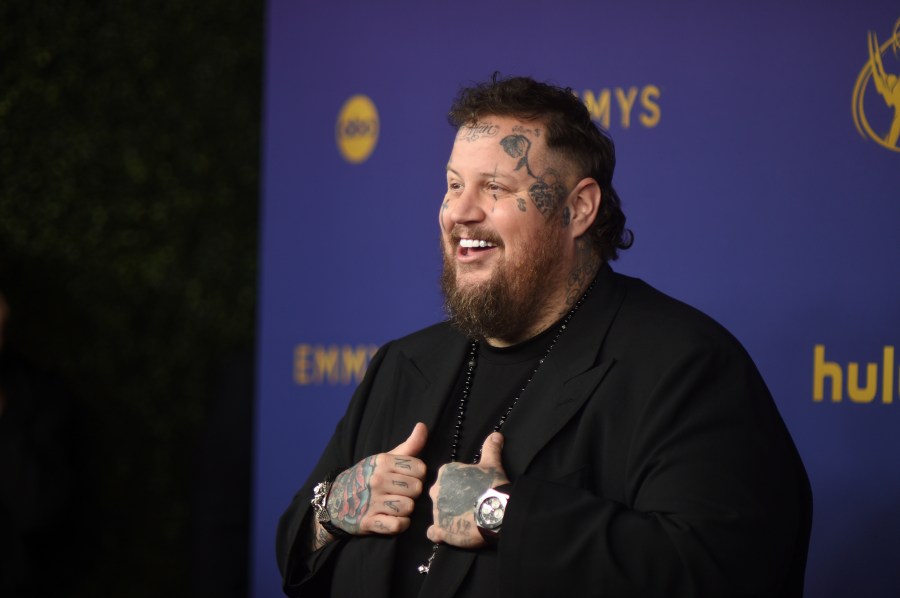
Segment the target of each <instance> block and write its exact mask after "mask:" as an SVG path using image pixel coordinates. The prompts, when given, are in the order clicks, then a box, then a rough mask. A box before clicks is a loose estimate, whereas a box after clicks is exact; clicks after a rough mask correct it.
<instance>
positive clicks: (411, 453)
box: [390, 422, 428, 457]
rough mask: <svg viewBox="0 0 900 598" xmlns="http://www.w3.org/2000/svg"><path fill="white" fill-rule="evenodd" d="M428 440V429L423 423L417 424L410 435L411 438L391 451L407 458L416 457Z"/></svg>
mask: <svg viewBox="0 0 900 598" xmlns="http://www.w3.org/2000/svg"><path fill="white" fill-rule="evenodd" d="M427 440H428V427H427V426H426V425H425V424H423V423H422V422H419V423H417V424H416V425H415V426H414V427H413V430H412V433H411V434H410V435H409V438H407V439H406V440H404V441H403V442H401V443H400V444H398V445H397V447H396V448H395V449H394V450H392V451H390V452H391V453H392V454H394V455H405V456H407V457H415V456H416V455H418V454H419V453H420V452H421V451H422V449H423V448H425V441H427Z"/></svg>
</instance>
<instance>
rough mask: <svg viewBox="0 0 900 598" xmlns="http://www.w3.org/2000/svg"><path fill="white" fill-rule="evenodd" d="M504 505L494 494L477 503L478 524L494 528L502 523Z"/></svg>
mask: <svg viewBox="0 0 900 598" xmlns="http://www.w3.org/2000/svg"><path fill="white" fill-rule="evenodd" d="M505 506H506V505H504V504H503V501H501V500H500V498H498V497H496V496H489V497H487V498H485V499H484V500H483V501H481V504H480V505H478V513H477V515H478V517H477V519H478V522H477V523H478V525H480V526H481V527H485V528H487V529H495V528H497V527H500V524H501V523H503V511H504V508H505Z"/></svg>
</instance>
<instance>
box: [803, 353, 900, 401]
mask: <svg viewBox="0 0 900 598" xmlns="http://www.w3.org/2000/svg"><path fill="white" fill-rule="evenodd" d="M879 366H880V367H879ZM896 372H897V364H896V363H895V362H894V348H893V347H891V346H887V347H884V351H883V352H882V359H881V363H880V364H878V363H867V364H865V373H864V374H861V373H860V364H859V363H857V362H855V361H851V362H850V363H848V364H847V367H846V368H842V367H841V366H840V364H838V363H837V362H834V361H825V345H816V346H815V348H814V349H813V400H814V401H823V400H825V380H830V381H831V402H832V403H839V402H841V400H842V399H843V389H844V388H845V386H846V388H847V396H848V397H849V398H850V400H851V401H853V402H854V403H871V402H872V401H874V400H875V398H876V397H877V396H879V392H878V385H879V382H880V383H881V393H880V395H881V402H882V403H884V404H886V405H887V404H890V403H893V402H894V393H895V392H897V389H896V388H894V381H895V380H897V379H898V378H900V376H897V377H895V373H896ZM845 374H846V385H845Z"/></svg>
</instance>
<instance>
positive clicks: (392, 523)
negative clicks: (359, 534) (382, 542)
mask: <svg viewBox="0 0 900 598" xmlns="http://www.w3.org/2000/svg"><path fill="white" fill-rule="evenodd" d="M409 525H410V520H409V517H392V516H390V515H374V516H372V517H370V518H368V519H367V521H366V525H365V529H366V530H367V531H369V532H370V533H373V534H381V535H385V536H394V535H397V534H399V533H402V532H405V531H406V530H407V529H409Z"/></svg>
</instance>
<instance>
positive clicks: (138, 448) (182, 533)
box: [0, 0, 263, 596]
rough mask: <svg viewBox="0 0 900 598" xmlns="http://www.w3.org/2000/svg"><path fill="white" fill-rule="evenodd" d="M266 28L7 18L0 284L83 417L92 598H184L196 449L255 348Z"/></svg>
mask: <svg viewBox="0 0 900 598" xmlns="http://www.w3.org/2000/svg"><path fill="white" fill-rule="evenodd" d="M262 23H263V2H262V1H261V0H256V1H252V2H239V1H237V0H213V1H210V2H187V1H179V0H162V1H159V2H116V1H111V0H95V1H84V0H81V1H77V0H75V1H69V2H55V1H49V2H32V1H29V0H6V1H4V2H3V3H2V4H0V276H2V277H3V278H0V285H4V287H5V289H4V290H5V291H6V293H7V295H8V296H9V299H10V303H11V304H12V307H13V323H14V326H15V329H14V330H13V333H14V334H15V333H18V337H17V339H16V340H17V341H18V342H19V344H20V346H21V347H22V348H23V350H24V352H26V353H27V354H29V355H30V356H31V357H32V358H34V359H36V360H38V361H40V362H42V363H43V364H44V365H46V366H50V367H53V368H54V369H56V370H58V371H60V372H61V373H62V374H63V376H64V378H65V379H66V381H67V383H68V384H69V386H70V387H71V388H72V390H73V391H74V392H75V394H76V395H77V396H78V397H80V399H81V402H82V403H83V412H84V415H85V420H86V421H87V424H88V425H87V427H86V429H85V432H84V433H83V434H82V442H83V443H84V446H83V447H82V450H83V451H84V452H85V455H86V456H85V459H86V464H87V468H88V470H90V471H92V472H93V474H92V475H91V477H90V478H89V482H90V486H91V491H90V494H89V496H88V497H87V499H86V500H85V502H86V503H87V506H88V511H87V512H85V513H84V516H85V517H86V518H87V517H90V518H92V533H94V534H96V537H95V538H94V540H95V543H96V546H97V547H96V551H97V552H96V554H93V555H91V556H90V561H91V562H92V563H94V564H95V565H96V566H95V568H94V569H91V570H89V573H88V574H87V576H86V577H87V579H86V580H85V582H84V588H83V589H82V590H80V591H81V592H82V593H83V595H86V596H87V595H92V596H93V595H96V596H102V595H109V596H178V595H184V594H185V593H186V591H187V582H186V577H187V565H186V564H185V563H186V562H187V561H188V557H187V549H186V534H187V525H188V517H189V513H188V508H187V499H186V494H187V482H188V474H189V471H188V465H189V463H190V459H189V454H190V449H191V444H192V438H193V437H194V435H195V433H196V430H197V428H198V426H199V425H200V424H201V423H202V421H203V418H204V416H205V413H206V410H207V407H208V403H209V397H208V396H207V394H208V393H207V390H206V389H207V388H208V387H209V382H210V380H209V375H210V372H211V371H212V370H213V368H214V367H215V365H216V364H218V363H219V362H220V361H221V360H222V359H223V358H224V357H225V356H226V355H228V354H230V353H231V352H232V351H233V350H235V349H237V348H238V347H241V346H247V345H250V344H251V343H252V340H253V322H254V320H253V319H254V308H255V296H256V293H255V271H256V247H257V233H256V229H257V208H258V172H259V166H258V165H259V120H260V89H261V77H262ZM72 550H73V551H78V550H79V546H78V545H77V543H73V546H72ZM52 569H53V566H52V565H49V569H48V570H49V571H52ZM60 589H61V590H63V592H64V593H70V592H69V591H66V589H65V588H64V586H60Z"/></svg>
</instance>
